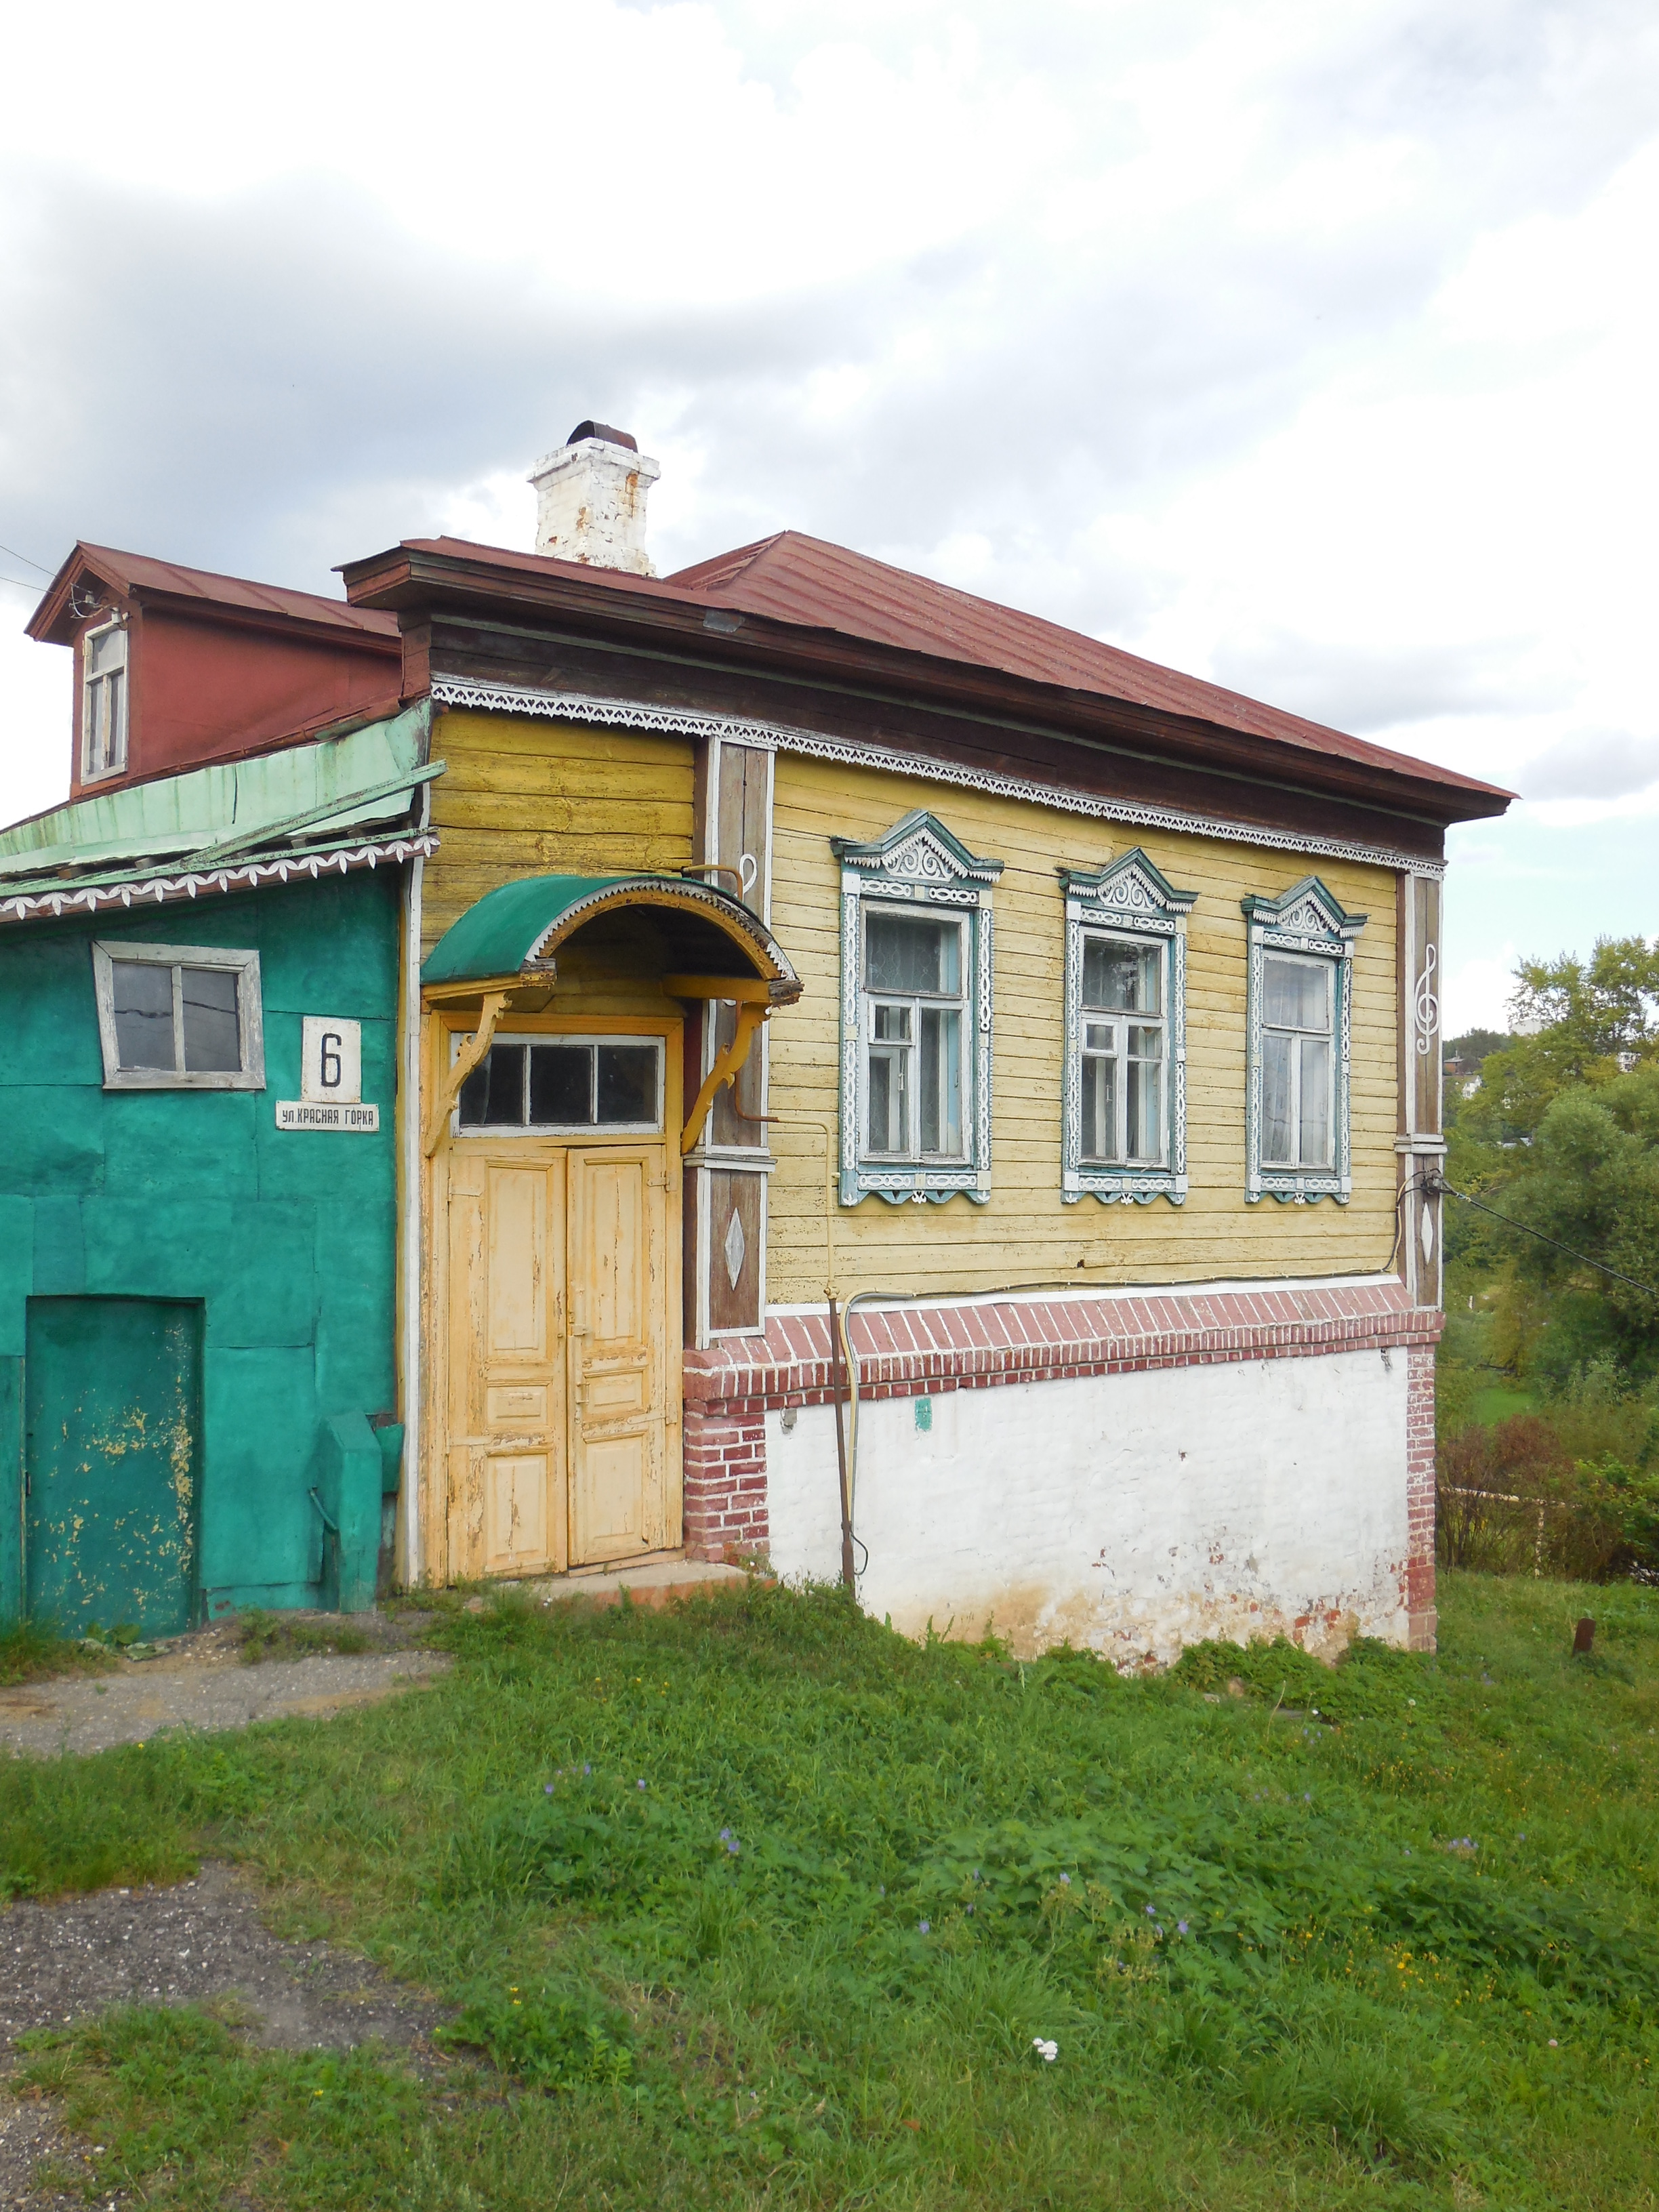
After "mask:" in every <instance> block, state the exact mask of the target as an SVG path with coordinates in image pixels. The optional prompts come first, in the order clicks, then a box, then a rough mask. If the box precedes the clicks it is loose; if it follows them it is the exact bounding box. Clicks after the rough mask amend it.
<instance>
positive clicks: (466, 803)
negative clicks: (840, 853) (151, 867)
mask: <svg viewBox="0 0 1659 2212" xmlns="http://www.w3.org/2000/svg"><path fill="white" fill-rule="evenodd" d="M433 750H434V755H435V757H441V758H442V759H444V760H445V761H446V762H447V763H448V770H447V774H446V775H443V776H441V777H440V778H439V779H438V781H437V782H436V783H435V786H434V787H433V826H434V827H435V829H436V830H437V831H438V834H439V837H440V839H441V845H440V849H439V851H438V853H437V854H436V855H435V857H434V859H433V860H431V861H429V862H428V866H427V870H426V889H425V899H424V913H423V927H422V938H423V948H422V949H423V950H429V949H430V947H431V946H432V945H434V944H435V942H436V940H437V939H438V938H439V937H440V936H441V934H442V933H443V932H444V930H445V929H447V927H448V926H449V924H450V923H451V922H452V921H453V920H454V919H455V918H456V916H457V915H459V914H460V913H461V912H462V911H463V910H464V909H465V908H466V907H468V906H469V905H471V902H473V901H474V900H475V899H477V898H481V897H482V896H483V894H484V893H485V892H486V891H488V890H493V889H494V888H495V886H496V885H497V884H502V883H506V882H507V881H509V880H510V879H511V878H514V877H516V876H520V875H529V874H535V873H549V872H556V871H557V872H568V873H575V874H594V875H609V874H613V873H620V872H625V871H627V870H629V869H632V868H640V869H674V868H678V867H681V866H684V864H685V863H686V862H687V861H688V860H690V859H691V858H692V845H691V834H692V779H693V751H692V745H691V742H690V739H688V738H676V737H659V736H655V735H652V734H650V733H647V732H640V731H633V730H596V729H589V728H586V727H582V726H577V725H574V724H570V723H558V722H549V721H543V720H532V719H531V718H529V717H520V716H515V715H502V714H473V713H471V712H467V711H459V712H450V713H447V714H444V715H443V716H442V717H441V720H440V721H439V723H438V726H437V728H436V729H435V732H434V742H433ZM912 807H926V808H927V809H929V810H930V811H932V812H933V813H934V814H936V815H937V816H938V817H939V819H940V820H941V821H943V822H944V823H945V824H946V825H947V827H948V828H950V829H951V830H953V831H954V832H955V833H956V835H957V836H959V837H960V838H961V839H962V840H963V842H964V843H965V844H967V845H968V846H969V848H970V849H971V850H973V851H975V852H976V853H981V854H987V855H988V856H989V857H991V858H993V859H995V860H1001V861H1003V862H1004V864H1005V866H1004V872H1003V875H1002V878H1001V880H1000V883H999V884H998V885H997V888H996V892H995V896H994V902H993V904H994V913H995V917H996V1003H995V1027H994V1034H993V1041H992V1042H993V1082H994V1098H993V1116H992V1176H993V1182H994V1189H993V1193H992V1197H991V1200H990V1203H989V1204H988V1205H987V1206H975V1205H973V1204H972V1203H971V1202H970V1201H969V1200H967V1199H965V1198H960V1197H958V1198H953V1199H952V1200H951V1201H950V1202H949V1204H948V1205H945V1206H908V1205H907V1206H888V1205H886V1204H885V1203H884V1201H882V1200H879V1199H874V1198H871V1199H866V1200H865V1201H864V1203H863V1204H862V1205H861V1206H857V1207H855V1208H852V1209H846V1208H842V1207H840V1206H837V1207H836V1209H835V1224H834V1227H835V1240H836V1275H837V1279H838V1282H839V1285H840V1287H841V1289H842V1292H843V1294H846V1293H848V1292H850V1291H854V1290H860V1289H872V1288H888V1289H893V1290H901V1291H928V1292H937V1293H946V1294H948V1293H951V1292H956V1293H969V1292H974V1291H991V1290H995V1289H999V1288H1003V1287H1006V1286H1009V1285H1014V1284H1018V1283H1024V1282H1031V1283H1038V1282H1050V1281H1066V1282H1076V1283H1087V1282H1091V1281H1093V1282H1111V1283H1121V1282H1157V1281H1165V1282H1172V1281H1194V1280H1199V1281H1202V1280H1214V1279H1222V1278H1229V1277H1270V1276H1280V1275H1312V1274H1350V1273H1361V1272H1365V1271H1369V1270H1372V1269H1381V1268H1383V1267H1387V1265H1388V1264H1389V1254H1390V1250H1391V1247H1392V1244H1393V1239H1394V1202H1395V1152H1394V1139H1395V1084H1396V1042H1395V1029H1396V1012H1395V877H1394V876H1393V874H1392V873H1391V872H1389V870H1387V869H1385V868H1376V867H1364V866H1356V865H1354V864H1352V863H1350V862H1346V861H1339V860H1309V859H1308V858H1307V857H1305V856H1303V855H1299V854H1285V853H1276V852H1273V851H1272V850H1271V849H1269V848H1265V847H1260V846H1253V845H1244V844H1238V845H1234V844H1230V843H1227V842H1224V841H1222V840H1219V839H1211V838H1201V837H1191V836H1182V835H1179V834H1176V833H1172V832H1164V831H1156V830H1147V831H1139V830H1136V829H1133V828H1131V827H1129V826H1128V825H1127V824H1122V823H1105V822H1091V821H1090V820H1087V819H1086V818H1085V817H1080V816H1077V815H1071V814H1065V813H1061V812H1060V811H1057V810H1054V809H1050V808H1048V807H1041V806H1033V805H1025V804H1016V803H1015V802H1013V801H1011V800H1008V799H997V798H993V797H990V796H987V795H984V794H981V793H976V792H969V791H962V790H958V789H956V788H954V787H950V786H940V785H936V784H930V783H928V782H927V781H924V780H921V779H915V780H912V779H909V778H907V777H902V776H895V775H889V774H886V773H884V772H878V771H875V770H861V769H854V768H848V767H845V766H842V765H840V764H836V765H830V764H828V763H822V762H817V761H811V760H806V759H803V758H800V757H797V756H794V755H792V754H788V753H780V754H779V755H778V757H777V763H776V783H775V823H774V845H773V855H772V915H771V921H772V927H773V930H774V933H775V935H776V936H777V938H778V939H779V940H780V942H781V944H782V945H783V947H784V949H785V951H787V953H788V954H789V957H791V959H792V960H793V962H794V963H795V965H796V967H797V968H798V969H799V972H800V974H801V975H802V977H803V979H804V981H805V984H806V992H805V996H804V997H803V999H802V1000H800V1002H799V1005H798V1006H793V1007H789V1008H786V1009H784V1010H783V1011H782V1012H780V1013H778V1014H775V1016H774V1017H773V1018H772V1020H771V1023H770V1024H769V1029H770V1047H769V1054H770V1070H771V1099H770V1104H771V1110H772V1112H773V1113H774V1114H776V1115H781V1116H783V1117H784V1121H783V1122H782V1123H781V1124H780V1125H779V1126H777V1127H775V1128H774V1130H773V1132H772V1145H773V1150H774V1152H775V1154H776V1155H777V1157H778V1160H779V1169H778V1172H777V1174H776V1175H775V1176H774V1178H773V1181H772V1187H771V1196H770V1204H769V1216H770V1228H769V1259H768V1285H767V1287H768V1297H769V1302H770V1303H771V1304H792V1303H794V1302H797V1301H805V1300H816V1299H817V1298H818V1297H821V1296H822V1294H823V1285H824V1274H825V1259H824V1152H823V1139H822V1138H821V1137H820V1136H819V1135H818V1133H817V1132H816V1131H809V1130H807V1129H805V1128H804V1127H797V1128H791V1127H788V1126H787V1121H788V1118H789V1117H790V1116H792V1115H798V1116H801V1117H803V1119H804V1118H805V1117H809V1116H810V1117H814V1118H816V1119H817V1120H820V1121H830V1122H833V1121H834V1120H835V1118H836V1105H837V1066H836V1063H837V1054H838V1049H839V1035H840V1014H839V1008H840V986H839V973H838V969H839V929H840V906H841V871H840V866H839V864H838V862H837V861H836V859H835V856H834V854H832V853H831V852H830V849H829V839H830V837H831V836H851V837H855V838H872V837H878V836H882V835H884V833H885V832H886V831H887V830H888V829H890V828H891V827H892V826H893V824H894V823H896V821H897V820H898V819H899V817H900V816H901V815H902V814H904V813H906V812H908V811H909V810H910V809H911V808H912ZM1137 844H1139V845H1141V846H1143V847H1144V848H1145V849H1146V852H1147V853H1148V854H1150V855H1151V857H1152V860H1154V861H1155V862H1156V863H1157V864H1158V866H1159V867H1160V868H1161V869H1162V870H1163V872H1164V874H1165V876H1166V877H1168V878H1169V879H1170V882H1171V883H1173V884H1176V886H1177V887H1178V888H1180V889H1182V890H1195V891H1196V892H1197V893H1198V895H1199V897H1198V904H1197V905H1196V906H1195V907H1194V909H1193V913H1192V915H1191V917H1190V919H1189V921H1188V963H1187V1169H1188V1180H1189V1183H1190V1186H1191V1187H1190V1190H1189V1194H1188V1199H1187V1202H1186V1204H1185V1206H1179V1207H1176V1206H1171V1205H1170V1202H1169V1201H1168V1200H1165V1199H1158V1200H1154V1201H1153V1203H1152V1205H1150V1206H1124V1205H1118V1206H1103V1205H1102V1204H1101V1203H1100V1201H1099V1200H1097V1199H1094V1198H1085V1199H1082V1200H1079V1202H1078V1204H1076V1205H1075V1206H1065V1205H1062V1204H1061V1202H1060V1188H1059V1185H1060V1058H1061V1046H1062V1038H1063V1029H1064V976H1063V960H1064V906H1063V902H1062V900H1061V897H1060V884H1059V878H1058V876H1057V874H1056V872H1055V871H1056V869H1057V868H1059V867H1060V866H1073V867H1080V868H1097V867H1099V866H1102V865H1103V863H1104V862H1106V861H1107V860H1112V859H1115V857H1116V856H1117V855H1118V854H1121V853H1123V852H1125V851H1127V849H1128V848H1130V847H1131V846H1133V845H1137ZM1310 873H1316V874H1318V875H1319V876H1320V877H1322V878H1323V880H1324V881H1325V882H1326V883H1327V884H1329V886H1330V888H1331V890H1333V891H1334V893H1335V894H1336V896H1337V897H1338V898H1339V899H1340V901H1341V902H1342V903H1343V905H1344V906H1345V907H1346V908H1348V909H1349V910H1350V911H1355V910H1358V911H1359V912H1361V913H1365V914H1368V915H1369V916H1370V921H1368V923H1367V925H1366V927H1365V929H1364V933H1363V934H1362V935H1361V937H1360V939H1359V941H1358V946H1357V949H1356V951H1355V957H1354V997H1353V1076H1352V1151H1353V1183H1354V1189H1353V1197H1352V1202H1351V1203H1350V1204H1349V1205H1348V1206H1346V1207H1343V1206H1335V1205H1334V1204H1333V1203H1332V1202H1331V1201H1330V1200H1328V1199H1327V1200H1321V1202H1320V1203H1319V1204H1318V1205H1316V1206H1281V1205H1279V1202H1278V1201H1277V1200H1273V1199H1270V1198H1268V1199H1263V1200H1261V1201H1260V1203H1259V1204H1257V1205H1255V1206H1246V1205H1245V1203H1244V1195H1243V1191H1244V1059H1245V1039H1244V1027H1245V1024H1244V1001H1245V930H1244V917H1243V913H1242V912H1241V910H1240V907H1239V901H1240V900H1241V899H1242V898H1243V896H1245V895H1246V894H1247V893H1249V892H1251V891H1255V892H1260V893H1264V894H1267V895H1269V896H1272V895H1273V894H1276V893H1278V892H1280V891H1283V890H1287V889H1288V888H1289V887H1290V885H1291V884H1294V883H1296V882H1297V881H1299V880H1300V878H1302V877H1304V876H1305V875H1308V874H1310ZM576 964H580V963H576ZM576 964H573V966H572V969H571V970H570V971H569V973H568V975H567V976H566V977H564V978H562V985H563V987H564V988H565V989H567V990H574V991H575V992H577V993H579V994H581V995H583V996H586V995H587V994H588V993H590V992H592V990H593V988H594V986H595V985H597V984H598V983H599V976H598V975H595V976H594V977H592V978H591V979H586V978H583V977H581V976H580V975H578V974H577V973H576V972H575V965H576ZM618 1003H620V1001H619V1002H618ZM1079 1262H1080V1263H1081V1264H1080V1265H1079Z"/></svg>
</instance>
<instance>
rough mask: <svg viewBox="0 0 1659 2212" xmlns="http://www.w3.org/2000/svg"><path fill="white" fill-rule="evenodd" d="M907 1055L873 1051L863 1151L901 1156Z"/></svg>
mask: <svg viewBox="0 0 1659 2212" xmlns="http://www.w3.org/2000/svg"><path fill="white" fill-rule="evenodd" d="M909 1057H910V1056H909V1054H908V1053H904V1052H879V1051H872V1053H871V1054H870V1066H869V1115H870V1127H869V1130H868V1133H867V1135H866V1150H867V1151H869V1152H902V1151H903V1150H904V1148H905V1140H906V1133H907V1127H908V1121H909V1097H908V1084H907V1081H906V1078H907V1076H908V1073H909Z"/></svg>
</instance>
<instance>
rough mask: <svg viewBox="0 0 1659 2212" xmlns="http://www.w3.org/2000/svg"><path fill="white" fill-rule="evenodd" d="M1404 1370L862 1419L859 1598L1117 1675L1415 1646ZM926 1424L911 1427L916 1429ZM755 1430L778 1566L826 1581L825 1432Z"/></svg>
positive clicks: (1291, 1375) (835, 1520) (993, 1394)
mask: <svg viewBox="0 0 1659 2212" xmlns="http://www.w3.org/2000/svg"><path fill="white" fill-rule="evenodd" d="M1406 1380H1407V1355H1406V1353H1405V1352H1403V1351H1395V1352H1376V1351H1369V1352H1337V1353H1330V1354H1327V1355H1324V1356H1321V1357H1315V1358H1291V1359H1265V1360H1249V1361H1241V1362H1238V1363H1237V1364H1231V1365H1215V1366H1206V1367H1182V1368H1166V1369H1161V1370H1152V1371H1148V1372H1143V1373H1132V1374H1127V1375H1108V1376H1089V1377H1085V1378H1081V1379H1078V1380H1074V1381H1068V1382H1058V1383H1012V1384H1008V1385H1006V1386H1004V1387H1003V1388H1000V1389H989V1390H952V1391H947V1392H945V1393H944V1394H943V1395H940V1396H938V1397H934V1398H930V1399H926V1400H917V1399H914V1398H891V1399H886V1400H883V1401H879V1402H877V1403H873V1404H871V1405H867V1406H866V1407H863V1409H862V1412H861V1415H860V1431H861V1434H860V1445H859V1465H858V1492H857V1498H856V1504H855V1511H854V1526H855V1528H856V1529H857V1533H858V1535H859V1537H860V1541H861V1542H862V1543H863V1544H864V1545H865V1546H866V1547H867V1551H868V1559H867V1563H866V1560H865V1558H864V1554H863V1553H859V1554H858V1555H857V1556H858V1558H859V1560H860V1566H861V1567H862V1573H861V1577H860V1584H859V1595H860V1600H861V1601H862V1603H863V1604H864V1606H865V1607H866V1610H868V1611H869V1612H871V1613H875V1614H878V1615H889V1616H890V1618H891V1620H892V1623H893V1626H894V1627H895V1628H897V1629H899V1630H901V1631H902V1632H904V1633H905V1634H906V1635H909V1636H920V1635H921V1633H923V1632H924V1631H925V1630H926V1628H927V1624H928V1622H929V1621H930V1620H931V1621H932V1622H933V1626H934V1627H935V1628H936V1629H937V1630H939V1632H941V1633H945V1632H948V1633H949V1634H951V1635H952V1636H958V1637H963V1636H965V1637H974V1636H977V1635H979V1634H981V1632H983V1631H984V1630H985V1629H986V1628H987V1626H988V1627H991V1628H994V1630H995V1632H997V1634H999V1635H1000V1636H1001V1637H1003V1638H1006V1640H1007V1642H1008V1644H1010V1646H1011V1647H1012V1650H1015V1651H1016V1652H1017V1653H1019V1654H1021V1655H1027V1654H1030V1653H1031V1652H1034V1651H1037V1650H1043V1649H1045V1648H1046V1647H1047V1646H1048V1645H1049V1644H1058V1643H1060V1642H1069V1643H1071V1644H1073V1645H1086V1646H1088V1647H1089V1648H1091V1649H1092V1650H1098V1651H1101V1652H1103V1653H1106V1654H1107V1655H1109V1656H1110V1657H1111V1658H1112V1659H1113V1660H1114V1661H1115V1663H1116V1664H1117V1665H1118V1666H1119V1667H1120V1668H1131V1667H1134V1666H1137V1665H1141V1666H1145V1665H1148V1664H1152V1663H1154V1662H1156V1663H1158V1664H1164V1663H1167V1662H1169V1661H1170V1660H1171V1659H1173V1658H1175V1657H1176V1656H1177V1655H1178V1653H1179V1651H1180V1650H1181V1648H1182V1645H1183V1644H1188V1643H1192V1642H1195V1641H1197V1640H1198V1639H1200V1638H1204V1637H1230V1638H1233V1639H1234V1640H1235V1641H1237V1642H1241V1643H1242V1642H1244V1641H1246V1640H1247V1639H1248V1638H1250V1637H1253V1636H1260V1635H1265V1636H1273V1635H1277V1634H1279V1633H1280V1632H1283V1633H1285V1634H1286V1635H1289V1636H1291V1637H1293V1638H1296V1639H1297V1641H1298V1642H1301V1643H1303V1644H1306V1645H1307V1647H1308V1648H1309V1649H1310V1650H1322V1651H1325V1652H1326V1653H1327V1654H1328V1655H1329V1654H1332V1653H1334V1650H1335V1649H1336V1648H1340V1646H1341V1645H1342V1644H1346V1642H1347V1641H1348V1639H1349V1638H1350V1637H1352V1636H1354V1635H1365V1636H1380V1637H1383V1638H1387V1639H1388V1640H1389V1642H1391V1643H1395V1644H1404V1642H1405V1641H1406V1634H1407V1606H1406V1566H1407V1551H1408V1539H1407V1513H1406ZM919 1408H925V1410H924V1411H921V1413H919V1411H918V1409H919ZM785 1418H786V1417H785V1416H784V1415H782V1414H779V1413H769V1414H768V1415H767V1418H766V1455H767V1474H768V1492H769V1510H770V1520H771V1531H772V1545H771V1552H772V1563H773V1565H774V1567H775V1569H776V1570H777V1571H778V1572H779V1573H781V1574H782V1575H784V1576H786V1577H788V1576H792V1575H793V1576H808V1575H810V1576H815V1577H823V1578H824V1579H834V1578H836V1577H838V1575H839V1573H840V1564H841V1524H840V1507H839V1502H838V1495H839V1494H838V1489H837V1479H836V1432H835V1414H834V1412H833V1409H832V1408H830V1407H827V1406H814V1407H805V1408H802V1409H801V1410H799V1412H798V1413H796V1415H795V1419H794V1423H793V1427H792V1428H791V1429H789V1430H786V1429H785V1427H784V1425H783V1423H784V1419H785Z"/></svg>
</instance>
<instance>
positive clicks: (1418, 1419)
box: [1406, 1344, 1436, 1651]
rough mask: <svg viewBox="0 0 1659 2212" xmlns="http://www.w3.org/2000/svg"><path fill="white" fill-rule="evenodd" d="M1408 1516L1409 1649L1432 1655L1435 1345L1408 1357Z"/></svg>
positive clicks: (1413, 1351)
mask: <svg viewBox="0 0 1659 2212" xmlns="http://www.w3.org/2000/svg"><path fill="white" fill-rule="evenodd" d="M1406 1357H1407V1360H1408V1361H1409V1362H1410V1365H1409V1367H1408V1369H1407V1381H1406V1513H1407V1522H1408V1525H1409V1527H1410V1530H1411V1554H1410V1559H1409V1563H1408V1565H1407V1593H1408V1595H1407V1612H1408V1613H1409V1616H1410V1621H1411V1627H1410V1638H1411V1648H1412V1650H1413V1651H1432V1650H1434V1639H1435V1628H1436V1618H1435V1610H1434V1346H1432V1345H1431V1344H1428V1345H1415V1344H1414V1345H1413V1346H1412V1347H1411V1349H1410V1351H1409V1352H1407V1355H1406Z"/></svg>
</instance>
